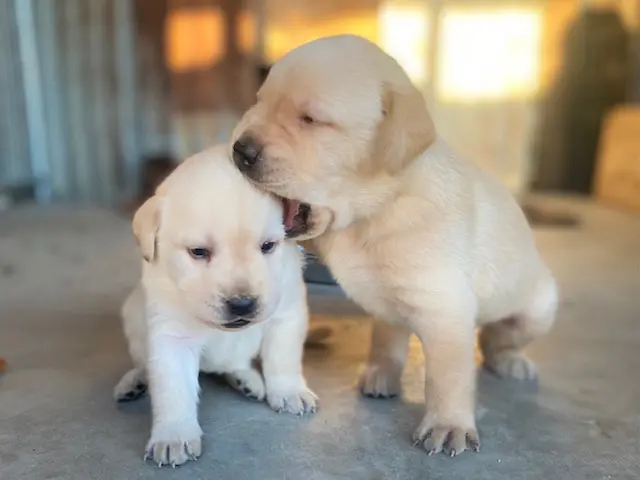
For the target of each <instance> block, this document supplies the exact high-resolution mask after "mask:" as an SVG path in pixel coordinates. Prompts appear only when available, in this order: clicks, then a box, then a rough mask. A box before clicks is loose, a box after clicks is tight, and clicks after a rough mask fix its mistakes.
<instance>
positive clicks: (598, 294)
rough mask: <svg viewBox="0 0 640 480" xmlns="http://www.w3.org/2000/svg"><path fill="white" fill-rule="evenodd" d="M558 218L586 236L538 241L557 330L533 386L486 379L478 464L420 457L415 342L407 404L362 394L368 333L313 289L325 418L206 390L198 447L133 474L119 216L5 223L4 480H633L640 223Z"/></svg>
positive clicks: (584, 212) (133, 269) (2, 217)
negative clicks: (551, 280)
mask: <svg viewBox="0 0 640 480" xmlns="http://www.w3.org/2000/svg"><path fill="white" fill-rule="evenodd" d="M553 202H554V203H555V202H557V201H553ZM567 205H568V207H569V208H570V209H571V210H573V211H575V212H577V213H578V214H579V215H580V217H581V219H582V226H581V227H580V228H578V229H546V230H545V229H540V230H538V231H537V233H536V235H537V237H538V241H539V245H540V248H541V250H542V252H543V255H544V256H545V257H546V258H547V259H548V261H549V263H550V264H551V266H552V268H553V270H554V271H555V272H556V274H557V277H558V279H559V282H560V285H561V287H562V292H563V304H562V310H561V313H560V317H559V320H558V323H557V326H556V328H555V329H554V330H553V332H552V333H551V334H550V335H549V336H548V337H547V338H545V339H543V340H540V341H539V342H538V343H536V344H535V345H532V346H531V347H530V348H529V353H530V355H531V356H532V357H533V358H534V359H535V360H536V361H537V362H538V365H539V367H540V372H541V379H540V382H539V384H538V385H537V386H534V385H519V384H517V383H513V382H504V381H500V380H498V379H496V378H493V377H492V376H490V375H488V374H486V373H483V372H479V376H478V378H479V395H478V397H479V401H478V419H479V420H478V426H479V429H480V432H481V435H482V441H483V450H482V452H481V453H479V454H468V453H465V454H464V455H462V456H461V457H458V458H455V459H450V458H447V457H445V456H444V455H441V456H436V457H427V456H426V455H425V454H424V452H422V451H420V450H418V449H416V448H414V447H412V445H411V441H410V437H411V433H412V431H413V428H414V427H415V425H416V423H417V422H418V421H419V419H420V416H421V413H422V407H421V401H422V384H423V380H422V366H421V354H420V351H419V348H418V346H417V345H416V344H415V343H414V345H413V349H412V355H411V359H410V362H409V364H408V366H407V369H406V373H405V377H404V384H403V385H404V394H403V397H402V398H401V399H397V400H392V401H382V400H369V399H362V398H360V397H359V396H358V394H357V393H356V391H355V390H354V388H353V385H354V382H355V380H356V378H357V374H358V371H359V369H360V368H361V367H362V364H363V362H364V360H365V358H366V351H367V348H368V343H369V338H368V330H369V323H368V320H367V319H366V318H365V317H363V316H361V315H360V313H359V311H358V310H357V309H356V308H355V307H353V306H352V305H351V304H349V302H347V301H345V300H344V299H343V298H341V297H340V295H339V294H338V293H336V292H334V291H331V290H330V289H329V290H327V289H322V290H319V289H314V291H313V292H312V294H311V298H310V301H311V306H312V310H313V311H314V313H315V315H314V320H313V323H314V324H326V325H330V326H331V327H332V328H333V329H334V333H333V336H332V337H331V338H330V339H329V340H328V341H327V344H326V346H325V347H324V348H314V349H311V350H309V351H308V352H307V355H306V372H307V376H308V380H309V382H310V384H311V385H312V387H313V388H314V389H315V390H316V392H317V393H318V394H319V395H320V397H321V402H322V403H321V410H320V411H319V412H318V413H317V414H316V415H315V416H314V417H312V418H297V417H290V416H285V415H276V414H274V413H273V412H271V411H270V410H269V409H268V408H267V407H266V406H265V405H264V404H258V403H252V402H250V401H248V400H246V399H244V398H242V397H240V396H239V395H237V394H235V393H233V392H232V391H230V390H229V389H228V388H226V387H224V386H222V385H220V384H219V383H217V382H215V381H213V380H211V379H209V378H204V379H203V380H202V384H203V400H202V408H201V414H200V416H201V420H202V425H203V428H204V431H205V449H206V451H205V454H204V456H203V458H202V459H201V460H199V461H198V462H197V463H192V464H188V465H186V466H183V467H180V468H178V469H176V470H159V469H158V468H157V467H154V466H152V465H151V464H145V463H143V461H142V450H143V446H144V444H145V442H146V440H147V435H148V430H149V403H148V400H142V401H140V402H138V403H133V404H128V405H120V406H119V405H116V404H115V403H114V402H113V401H112V400H111V391H112V387H113V386H114V384H115V382H116V381H117V380H118V379H119V377H120V375H121V374H122V373H123V372H124V371H125V370H126V369H127V367H128V365H129V363H128V359H127V356H126V353H125V345H124V341H123V337H122V334H121V331H120V323H119V319H118V316H117V311H118V308H119V305H120V302H121V300H122V298H123V296H124V295H125V293H126V292H127V291H128V289H129V288H131V286H132V285H133V284H134V283H135V282H136V280H137V276H138V260H137V253H136V250H135V247H134V243H133V240H132V238H131V236H130V234H129V226H128V221H127V220H126V219H124V218H119V217H117V216H116V215H114V214H113V213H111V212H108V211H103V210H93V209H86V210H77V209H76V210H70V209H50V210H40V209H31V208H29V209H20V210H14V211H12V212H9V213H2V214H0V357H6V358H7V360H8V362H9V370H8V371H7V372H6V373H5V374H4V375H2V376H0V479H2V480H20V479H45V478H46V479H66V480H71V479H82V480H87V479H144V478H156V477H158V478H185V479H186V478H189V479H205V478H207V479H211V478H217V479H237V480H245V479H247V480H248V479H267V480H269V479H292V480H298V479H306V478H308V479H333V478H336V479H337V478H340V479H403V480H404V479H419V478H420V479H423V478H432V479H437V478H447V479H457V478H479V479H496V478H505V479H510V480H515V479H520V478H522V479H534V478H549V479H569V478H571V479H573V478H575V479H582V478H594V479H595V478H598V479H601V478H602V479H604V478H612V479H624V478H640V452H639V450H640V441H639V438H640V381H639V378H638V372H639V371H640V353H639V352H640V217H639V216H634V215H630V214H623V213H616V212H613V211H608V210H607V209H605V208H602V207H596V206H594V205H590V204H584V203H576V202H569V203H568V204H567Z"/></svg>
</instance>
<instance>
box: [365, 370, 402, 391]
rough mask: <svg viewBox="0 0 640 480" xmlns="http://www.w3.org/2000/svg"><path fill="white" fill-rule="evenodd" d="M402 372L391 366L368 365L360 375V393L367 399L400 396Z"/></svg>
mask: <svg viewBox="0 0 640 480" xmlns="http://www.w3.org/2000/svg"><path fill="white" fill-rule="evenodd" d="M401 376H402V370H401V369H400V368H398V367H395V366H393V365H391V364H389V365H386V364H370V365H367V367H366V368H365V370H364V372H362V375H360V381H359V387H360V392H362V394H363V395H364V396H365V397H373V398H390V397H395V396H397V395H399V394H400V390H401V387H400V378H401Z"/></svg>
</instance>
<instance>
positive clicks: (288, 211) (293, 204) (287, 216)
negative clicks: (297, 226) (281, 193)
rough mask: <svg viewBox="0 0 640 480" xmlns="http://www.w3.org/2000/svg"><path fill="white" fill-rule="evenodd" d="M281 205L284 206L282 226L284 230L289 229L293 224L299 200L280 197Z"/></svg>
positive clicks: (298, 207)
mask: <svg viewBox="0 0 640 480" xmlns="http://www.w3.org/2000/svg"><path fill="white" fill-rule="evenodd" d="M282 205H283V206H284V214H283V215H284V217H283V219H282V220H283V222H284V228H285V230H291V229H292V228H293V225H294V219H295V217H296V215H297V214H298V210H299V209H300V202H298V201H297V200H289V199H288V198H283V199H282Z"/></svg>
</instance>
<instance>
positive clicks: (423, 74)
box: [378, 2, 430, 85]
mask: <svg viewBox="0 0 640 480" xmlns="http://www.w3.org/2000/svg"><path fill="white" fill-rule="evenodd" d="M424 5H425V4H424V2H421V3H420V4H419V5H414V4H406V3H404V4H403V3H399V4H397V5H396V4H394V3H389V2H385V3H383V4H382V6H381V7H380V11H379V14H378V28H379V44H380V46H381V47H382V48H383V49H384V50H385V51H386V52H387V53H388V54H389V55H391V56H392V57H394V58H395V59H396V60H397V61H398V63H399V64H400V65H402V67H403V68H404V69H405V71H406V72H407V74H408V75H409V77H410V78H411V80H413V81H414V82H415V83H416V84H418V85H423V84H424V83H425V82H426V81H427V80H428V74H429V72H428V65H427V63H428V54H429V51H428V46H429V20H430V18H429V17H430V12H429V10H428V9H427V8H426V6H424Z"/></svg>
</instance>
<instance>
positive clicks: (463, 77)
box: [437, 9, 542, 102]
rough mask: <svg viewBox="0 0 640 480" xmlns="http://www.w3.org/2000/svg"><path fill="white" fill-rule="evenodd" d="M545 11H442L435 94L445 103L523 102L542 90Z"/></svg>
mask: <svg viewBox="0 0 640 480" xmlns="http://www.w3.org/2000/svg"><path fill="white" fill-rule="evenodd" d="M541 29H542V12H541V11H540V10H538V9H510V10H503V9H500V10H498V9H494V10H481V11H479V10H470V9H450V10H448V11H447V10H445V11H444V12H443V16H442V21H441V29H440V38H439V52H438V60H437V61H438V78H437V94H438V97H439V98H440V99H441V100H443V101H453V102H456V101H460V102H465V101H483V100H499V99H507V98H523V97H525V98H526V97H529V96H531V95H534V94H535V93H536V91H537V89H538V82H539V61H540V43H541Z"/></svg>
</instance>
